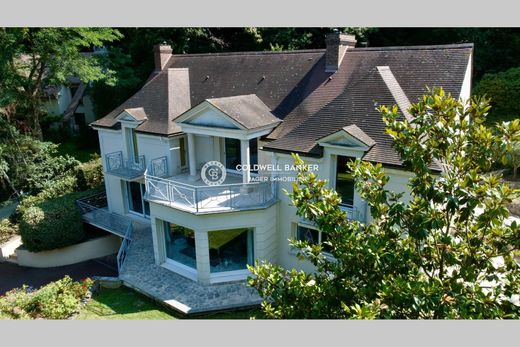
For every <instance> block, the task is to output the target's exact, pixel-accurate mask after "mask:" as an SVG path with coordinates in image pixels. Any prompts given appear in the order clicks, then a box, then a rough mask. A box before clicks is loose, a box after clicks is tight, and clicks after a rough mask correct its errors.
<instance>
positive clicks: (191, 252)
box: [164, 222, 197, 269]
mask: <svg viewBox="0 0 520 347" xmlns="http://www.w3.org/2000/svg"><path fill="white" fill-rule="evenodd" d="M164 243H165V245H166V258H168V259H169V260H173V261H174V262H177V263H180V264H182V265H185V266H188V267H191V268H193V269H196V268H197V256H196V253H195V232H194V231H193V230H191V229H188V228H185V227H182V226H180V225H176V224H173V223H168V222H164Z"/></svg>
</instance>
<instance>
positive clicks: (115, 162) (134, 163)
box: [105, 151, 146, 179]
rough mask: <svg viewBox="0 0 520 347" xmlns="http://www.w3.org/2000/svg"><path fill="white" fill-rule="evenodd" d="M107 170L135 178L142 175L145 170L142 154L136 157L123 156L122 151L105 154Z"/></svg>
mask: <svg viewBox="0 0 520 347" xmlns="http://www.w3.org/2000/svg"><path fill="white" fill-rule="evenodd" d="M105 162H106V168H107V172H108V173H109V174H111V175H116V176H120V177H124V178H129V179H132V178H136V177H140V176H142V175H144V172H145V170H146V166H145V159H144V155H140V156H138V157H137V158H128V159H125V158H124V157H123V152H121V151H118V152H113V153H108V154H106V155H105Z"/></svg>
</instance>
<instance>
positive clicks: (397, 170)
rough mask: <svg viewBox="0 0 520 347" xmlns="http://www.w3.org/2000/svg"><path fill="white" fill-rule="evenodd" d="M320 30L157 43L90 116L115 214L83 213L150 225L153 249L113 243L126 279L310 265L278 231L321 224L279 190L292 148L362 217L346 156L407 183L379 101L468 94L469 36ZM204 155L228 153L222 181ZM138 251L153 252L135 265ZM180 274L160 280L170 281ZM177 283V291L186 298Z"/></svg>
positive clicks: (227, 276)
mask: <svg viewBox="0 0 520 347" xmlns="http://www.w3.org/2000/svg"><path fill="white" fill-rule="evenodd" d="M326 44H327V47H326V49H317V50H301V51H285V52H240V53H218V54H183V55H172V50H171V48H170V47H169V46H166V45H159V46H156V47H155V49H154V54H155V64H156V68H155V71H154V72H153V74H152V75H151V76H150V78H149V80H148V81H147V82H146V84H145V85H144V86H143V87H142V89H141V90H140V91H139V92H137V93H136V94H135V95H134V96H132V97H131V98H130V99H128V100H127V101H126V102H124V103H123V104H122V105H121V106H119V107H118V108H116V109H115V110H114V111H112V112H111V113H109V114H108V115H106V116H105V117H103V118H102V119H99V120H97V121H96V122H94V123H92V127H93V128H94V129H96V130H97V131H98V134H99V141H100V146H101V153H102V156H103V158H104V160H103V165H104V170H105V185H106V198H107V207H106V208H105V209H104V210H103V209H102V210H100V211H102V212H103V213H104V214H105V217H107V216H108V217H110V218H112V219H110V218H108V219H105V222H103V221H102V218H92V216H91V218H90V219H89V218H87V219H88V220H89V221H90V222H91V223H93V224H96V225H98V226H101V227H103V228H105V229H107V230H109V231H112V232H116V233H119V234H120V235H124V233H126V232H127V230H128V228H127V227H121V223H122V222H121V221H122V220H123V219H125V218H130V219H132V220H138V221H141V222H142V223H144V224H145V225H149V226H150V227H149V228H147V229H145V230H146V231H145V233H147V234H146V235H145V236H146V237H149V238H151V239H152V240H153V242H150V243H149V245H150V246H149V247H153V253H151V251H150V253H149V255H148V258H149V259H148V258H146V256H144V257H143V252H140V251H139V247H145V246H140V245H141V244H139V243H133V244H132V245H131V247H130V250H128V249H127V244H128V243H129V241H130V238H131V237H130V236H129V234H128V233H127V234H126V238H125V239H124V241H125V242H123V248H122V250H121V252H120V255H119V258H120V263H121V264H122V259H123V257H124V256H125V254H126V262H130V263H131V264H132V265H131V266H129V267H128V268H126V269H124V271H122V272H123V275H124V276H123V277H124V278H126V279H127V280H128V282H131V280H130V278H134V282H133V283H130V284H131V285H132V286H134V287H136V288H139V289H140V290H141V291H143V292H147V293H148V294H150V295H152V296H156V297H158V298H161V299H163V300H165V301H168V300H166V299H165V297H166V298H167V297H168V295H167V293H166V294H164V287H165V286H166V285H164V286H163V285H162V284H160V283H157V282H153V281H152V279H149V278H148V277H146V276H148V275H149V273H152V272H153V273H154V274H155V273H156V272H155V271H157V273H159V270H158V269H159V268H160V269H161V270H160V271H162V272H160V274H161V275H154V276H155V277H156V278H157V277H158V276H162V277H161V278H166V277H167V275H166V274H167V273H176V274H178V275H180V276H182V278H188V279H189V281H193V283H197V284H201V285H202V286H203V287H204V288H210V287H213V286H212V285H213V284H216V283H222V282H230V281H243V280H244V279H245V278H246V277H247V275H248V271H247V269H246V266H247V264H253V262H254V261H255V260H260V261H262V260H266V261H270V262H274V263H276V264H279V265H281V266H284V267H286V268H303V269H305V270H308V271H312V268H311V267H310V264H308V263H305V262H301V261H299V260H297V258H296V255H295V252H294V250H292V249H291V248H290V246H289V243H288V241H287V240H288V239H290V238H300V239H307V240H309V241H311V242H321V241H323V240H324V238H325V235H322V234H321V233H320V232H319V231H318V230H316V228H315V227H314V226H313V225H311V224H310V223H309V222H307V221H305V220H303V219H302V218H300V217H298V216H297V215H296V210H295V208H294V207H293V206H291V202H290V200H289V198H288V197H287V196H286V194H284V192H283V190H284V189H286V190H289V191H290V190H291V183H292V182H290V181H289V180H290V178H288V177H292V178H294V176H295V171H289V172H286V171H284V170H283V169H284V168H285V166H286V165H289V166H290V165H292V163H293V159H292V157H291V153H298V154H300V156H301V157H302V158H303V159H304V160H305V161H306V162H307V163H308V164H313V165H317V167H318V171H317V173H318V175H319V177H320V178H322V179H326V180H328V182H329V185H330V186H331V187H332V188H335V189H336V190H337V191H338V192H339V193H340V195H341V197H342V201H343V203H342V208H344V209H345V210H346V211H347V212H348V215H349V218H354V219H358V220H361V221H363V222H366V221H368V220H369V219H370V215H369V211H368V210H367V204H366V202H365V201H363V200H362V199H361V198H360V197H359V195H358V194H357V193H356V192H355V190H354V185H353V180H352V176H351V175H350V173H349V172H348V170H347V168H346V166H345V164H346V163H347V162H348V161H349V160H350V159H352V158H363V159H364V160H367V161H371V162H377V163H382V164H383V166H385V167H386V169H387V173H388V174H389V175H390V182H389V189H392V190H394V191H406V190H407V180H408V178H409V177H410V173H408V172H406V171H404V170H403V169H402V167H401V161H400V159H399V156H398V154H397V153H396V152H395V151H394V150H393V148H392V141H391V139H390V137H389V136H388V135H386V133H385V125H384V123H383V121H382V119H381V115H380V114H379V113H378V111H377V110H376V107H377V106H378V105H393V104H397V105H398V106H399V110H400V111H401V113H402V115H403V117H410V115H409V114H408V113H407V111H406V109H407V107H408V106H409V105H410V103H411V102H414V101H416V100H417V98H418V97H420V96H421V95H423V94H424V92H425V87H426V86H442V87H443V88H444V89H445V90H446V91H447V92H449V93H451V94H452V95H454V96H456V97H461V98H463V99H466V98H468V97H469V95H470V85H471V72H472V52H473V45H471V44H459V45H444V46H418V47H383V48H355V44H356V40H355V37H353V36H350V35H345V34H338V33H333V34H330V35H328V36H327V37H326ZM209 161H219V162H221V163H223V164H224V166H225V169H226V171H227V176H226V179H225V181H224V182H223V184H221V185H216V186H209V185H207V184H206V183H204V181H203V180H202V179H201V177H200V175H201V169H205V167H204V165H205V163H207V162H209ZM257 163H258V164H260V167H259V170H258V171H255V170H242V171H240V170H237V164H242V165H245V166H246V167H247V166H250V165H252V164H257ZM262 165H263V166H262ZM269 165H270V166H269ZM273 168H278V169H282V171H274V172H273V171H272V169H273ZM251 169H254V167H252V168H251ZM435 169H436V168H435V167H434V170H435ZM262 177H268V179H267V180H266V181H263V180H262V179H259V178H262ZM272 177H276V180H273V179H272ZM101 207H103V206H101ZM98 212H99V211H98ZM107 221H108V222H107ZM114 221H116V222H114ZM145 236H142V235H141V236H139V237H137V236H136V237H135V240H142V238H143V237H145ZM135 240H134V241H135ZM136 242H137V241H136ZM139 242H141V241H139ZM144 244H145V243H142V245H144ZM132 257H134V258H132ZM132 259H134V260H132ZM136 259H139V261H140V262H142V263H143V264H144V263H146V262H148V260H149V261H150V264H151V265H150V264H148V265H146V266H145V265H142V267H141V266H139V265H136V263H135V262H136V261H137V260H136ZM152 265H153V266H154V267H152ZM125 266H126V265H125ZM140 268H142V269H146V270H142V273H141V274H140V275H139V276H142V277H141V278H142V280H138V281H136V280H135V277H132V276H133V275H132V274H130V272H132V271H134V272H137V271H139V269H140ZM164 269H166V270H164ZM150 276H151V275H150ZM175 278H176V280H175V281H177V282H178V281H180V278H181V277H175ZM155 281H157V280H155ZM164 281H166V279H165V280H164ZM172 281H173V280H172ZM175 281H173V282H172V283H173V284H172V285H171V286H170V287H168V288H176V287H175V283H176V282H175ZM153 283H155V284H153ZM183 283H184V282H183ZM154 286H155V287H161V288H162V289H161V288H159V289H158V288H155V287H154ZM183 286H184V284H183ZM166 287H167V286H166ZM184 288H185V287H184ZM169 290H171V291H174V289H169ZM183 290H184V292H186V291H187V290H186V289H183ZM208 290H209V289H208ZM184 292H182V291H180V292H176V294H172V295H171V296H172V300H173V301H174V302H177V301H179V302H182V300H181V298H184V296H183V295H184V294H185V293H184ZM205 298H206V297H205ZM206 299H207V298H206ZM201 300H203V299H201ZM207 300H209V299H207ZM170 301H171V300H170ZM186 301H189V300H188V299H186ZM239 304H240V303H239V302H238V303H234V304H233V305H235V306H238V305H239ZM244 304H247V303H244ZM186 305H188V304H186ZM181 306H182V305H181ZM217 306H218V305H216V306H214V308H216V307H217ZM231 306H232V305H231V304H229V305H227V306H226V307H231ZM181 310H182V309H181ZM201 310H202V308H201ZM186 311H189V310H186Z"/></svg>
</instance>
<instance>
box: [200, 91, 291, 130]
mask: <svg viewBox="0 0 520 347" xmlns="http://www.w3.org/2000/svg"><path fill="white" fill-rule="evenodd" d="M206 101H207V102H209V103H210V104H212V105H213V106H215V107H216V108H218V109H219V110H221V111H222V112H224V113H225V114H227V115H228V116H230V117H231V118H233V119H234V120H235V121H237V122H238V123H239V124H241V125H242V126H243V127H244V128H246V129H255V128H261V127H265V126H269V125H274V124H278V123H280V122H281V120H280V119H278V118H276V117H275V116H274V115H273V114H272V113H271V110H269V107H267V106H266V104H264V103H263V102H262V100H260V98H259V97H258V96H256V95H255V94H249V95H238V96H228V97H223V98H212V99H206Z"/></svg>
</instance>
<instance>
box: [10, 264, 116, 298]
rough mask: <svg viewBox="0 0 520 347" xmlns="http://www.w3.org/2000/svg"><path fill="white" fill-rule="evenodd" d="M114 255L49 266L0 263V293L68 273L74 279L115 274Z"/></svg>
mask: <svg viewBox="0 0 520 347" xmlns="http://www.w3.org/2000/svg"><path fill="white" fill-rule="evenodd" d="M113 258H115V257H114V256H110V257H104V258H100V259H94V260H88V261H84V262H81V263H77V264H73V265H66V266H60V267H51V268H33V267H24V266H18V265H16V264H12V263H0V295H3V294H4V293H5V292H7V291H9V290H11V289H13V288H18V287H21V286H22V285H23V284H27V285H29V286H31V287H34V288H38V287H41V286H42V285H45V284H47V283H49V282H52V281H56V280H59V279H61V278H63V277H64V276H65V275H69V276H70V277H72V278H73V279H75V280H81V279H84V278H85V277H92V276H117V268H114V265H115V262H114V261H113Z"/></svg>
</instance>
